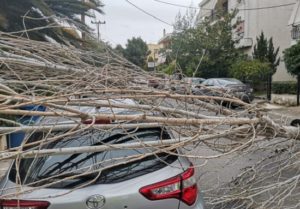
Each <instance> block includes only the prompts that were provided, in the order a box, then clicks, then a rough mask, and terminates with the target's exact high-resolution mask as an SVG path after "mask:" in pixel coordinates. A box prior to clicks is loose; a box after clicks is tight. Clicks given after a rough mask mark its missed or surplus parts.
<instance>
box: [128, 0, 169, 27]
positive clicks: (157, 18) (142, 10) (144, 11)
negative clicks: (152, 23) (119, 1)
mask: <svg viewBox="0 0 300 209" xmlns="http://www.w3.org/2000/svg"><path fill="white" fill-rule="evenodd" d="M125 1H126V2H127V3H128V4H130V5H132V6H133V7H135V8H136V9H138V10H140V11H141V12H143V13H145V14H146V15H149V16H151V17H153V18H154V19H156V20H158V21H160V22H162V23H164V24H167V25H169V26H172V27H173V25H172V24H171V23H168V22H166V21H164V20H162V19H160V18H159V17H156V16H155V15H153V14H151V13H149V12H147V11H146V10H144V9H142V8H140V7H138V6H137V5H135V4H134V3H132V2H130V1H129V0H125Z"/></svg>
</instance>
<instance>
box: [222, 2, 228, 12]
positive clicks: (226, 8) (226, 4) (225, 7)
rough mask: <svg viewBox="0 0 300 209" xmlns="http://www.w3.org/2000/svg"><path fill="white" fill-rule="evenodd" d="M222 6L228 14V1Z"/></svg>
mask: <svg viewBox="0 0 300 209" xmlns="http://www.w3.org/2000/svg"><path fill="white" fill-rule="evenodd" d="M222 7H223V8H222V9H223V12H224V14H226V13H227V12H228V1H225V2H224V3H223V6H222Z"/></svg>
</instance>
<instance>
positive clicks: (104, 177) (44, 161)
mask: <svg viewBox="0 0 300 209" xmlns="http://www.w3.org/2000/svg"><path fill="white" fill-rule="evenodd" d="M56 134H57V133H56ZM44 135H45V133H35V134H34V135H32V136H31V137H30V139H29V141H32V140H31V139H35V140H40V139H42V138H43V136H44ZM162 138H163V139H168V138H170V136H169V135H168V134H167V133H166V132H165V131H162V130H161V129H148V130H138V131H137V132H135V133H132V134H130V135H128V134H124V133H122V132H113V133H108V132H101V131H98V130H93V131H86V132H84V133H82V134H80V135H78V136H72V137H68V138H66V139H64V140H62V141H58V142H55V143H51V144H49V145H47V146H46V147H44V148H45V149H53V148H69V147H81V146H96V145H101V144H103V143H109V144H120V143H129V142H130V143H131V142H138V141H139V140H142V141H144V142H145V141H153V140H160V139H162ZM147 152H150V151H149V150H147V149H136V150H134V149H130V150H111V151H105V152H98V153H82V154H73V155H59V156H49V157H42V158H36V159H23V160H21V162H20V166H19V170H20V178H21V182H22V184H30V183H34V182H37V181H40V183H37V184H34V186H39V185H42V184H45V183H48V182H47V180H45V181H46V182H45V181H44V179H47V178H48V179H49V178H51V177H54V176H57V175H62V174H65V173H76V174H77V173H80V172H83V171H86V170H87V169H88V168H86V169H83V170H81V171H80V172H79V171H78V169H82V168H84V167H90V168H92V169H94V170H98V169H101V168H103V167H106V166H110V165H112V164H113V163H115V160H112V159H116V158H121V159H122V158H124V157H128V156H133V155H138V154H145V153H147ZM158 157H159V158H158ZM158 157H157V156H150V157H147V158H146V159H143V160H139V161H135V162H132V163H129V164H125V165H120V166H116V167H114V168H111V169H108V170H104V171H103V172H102V173H101V176H100V177H99V178H98V180H97V183H116V182H120V181H125V180H128V179H131V178H134V177H137V176H140V175H143V174H145V173H149V172H153V171H156V170H158V169H161V168H163V167H165V166H166V163H167V164H168V163H172V162H174V161H175V160H176V159H177V157H175V156H172V155H167V154H159V155H158ZM101 162H103V163H101ZM163 162H166V163H163ZM95 164H97V165H95ZM92 165H93V166H92ZM91 166H92V167H91ZM15 179H16V169H15V166H13V168H12V170H11V173H10V180H12V181H15ZM85 181H86V179H82V178H81V179H75V180H72V181H69V182H63V184H59V185H54V186H52V187H55V188H57V187H58V188H61V187H63V188H72V187H75V186H78V184H81V183H83V182H85Z"/></svg>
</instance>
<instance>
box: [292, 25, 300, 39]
mask: <svg viewBox="0 0 300 209" xmlns="http://www.w3.org/2000/svg"><path fill="white" fill-rule="evenodd" d="M291 35H292V39H293V40H299V39H300V25H296V26H293V28H292V31H291Z"/></svg>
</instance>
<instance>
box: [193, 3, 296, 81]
mask: <svg viewBox="0 0 300 209" xmlns="http://www.w3.org/2000/svg"><path fill="white" fill-rule="evenodd" d="M297 1H298V0H203V1H202V2H201V3H200V12H199V16H198V21H201V20H203V18H211V19H212V21H214V18H215V17H214V16H215V13H216V11H220V10H222V11H225V10H226V11H227V12H230V11H233V10H234V9H238V14H237V15H236V19H235V20H234V23H236V22H238V24H237V27H236V29H235V32H234V38H236V39H239V40H240V41H239V44H238V45H237V47H238V48H241V49H243V50H244V51H245V53H247V54H248V55H250V56H251V55H252V52H253V47H254V45H255V43H256V37H257V36H259V35H260V34H261V32H264V34H265V36H266V37H267V38H270V37H273V41H274V46H275V47H280V54H279V56H280V57H281V61H280V65H279V67H278V69H277V72H276V74H275V75H274V76H273V80H274V81H290V80H294V78H293V77H292V76H291V75H290V74H288V72H287V70H286V68H285V64H284V60H283V53H282V52H283V51H284V50H285V49H286V48H289V47H290V46H291V44H292V43H293V39H292V35H291V31H292V28H293V27H292V26H291V24H289V22H290V20H291V17H292V15H293V13H294V10H295V7H296V6H297ZM299 15H300V13H299ZM299 23H300V22H299Z"/></svg>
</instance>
